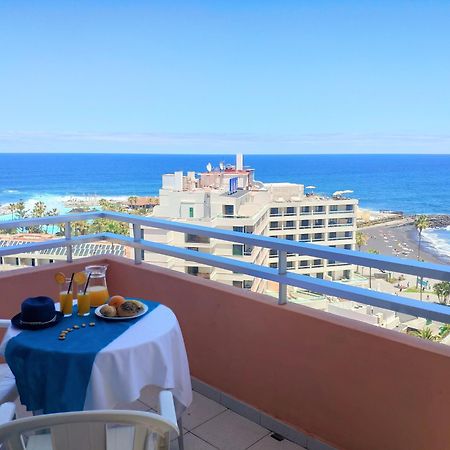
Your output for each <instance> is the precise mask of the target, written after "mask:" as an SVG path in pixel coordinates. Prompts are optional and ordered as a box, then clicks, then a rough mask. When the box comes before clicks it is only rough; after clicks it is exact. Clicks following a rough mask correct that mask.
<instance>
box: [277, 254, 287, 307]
mask: <svg viewBox="0 0 450 450" xmlns="http://www.w3.org/2000/svg"><path fill="white" fill-rule="evenodd" d="M286 273H287V252H285V251H283V250H280V251H279V252H278V274H279V275H286ZM286 303H287V285H286V284H282V283H278V304H279V305H285V304H286Z"/></svg>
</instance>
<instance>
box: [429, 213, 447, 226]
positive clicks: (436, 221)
mask: <svg viewBox="0 0 450 450" xmlns="http://www.w3.org/2000/svg"><path fill="white" fill-rule="evenodd" d="M427 217H428V221H429V223H430V228H446V227H448V226H449V225H450V214H433V215H429V216H427Z"/></svg>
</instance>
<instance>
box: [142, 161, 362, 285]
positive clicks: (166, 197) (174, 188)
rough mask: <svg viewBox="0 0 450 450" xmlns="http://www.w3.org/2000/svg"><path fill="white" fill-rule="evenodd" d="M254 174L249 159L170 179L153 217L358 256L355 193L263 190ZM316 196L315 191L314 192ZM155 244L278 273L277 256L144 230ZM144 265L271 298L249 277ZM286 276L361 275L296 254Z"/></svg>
mask: <svg viewBox="0 0 450 450" xmlns="http://www.w3.org/2000/svg"><path fill="white" fill-rule="evenodd" d="M254 176H255V173H254V170H253V169H251V168H247V167H245V166H244V165H243V156H242V155H241V154H239V155H237V157H236V164H235V165H225V164H224V163H220V165H219V167H218V168H213V167H212V165H211V164H208V165H207V170H206V171H205V172H201V173H199V174H196V173H195V172H187V175H184V174H183V172H175V173H174V174H166V175H163V177H162V188H161V189H160V191H159V197H160V204H159V205H158V206H155V208H154V210H153V217H160V218H165V219H169V220H176V221H181V222H188V223H193V224H194V223H197V224H201V225H205V226H209V227H214V228H220V229H225V230H232V231H238V232H244V233H252V234H256V235H261V236H270V237H276V238H282V239H288V240H291V241H299V242H315V243H318V244H321V245H327V246H330V247H335V248H343V249H346V250H352V249H354V246H355V231H356V208H357V203H358V202H357V200H356V199H350V198H347V197H346V196H345V195H344V194H345V193H348V191H338V192H336V193H335V195H334V196H332V197H324V196H320V195H314V194H312V193H310V192H309V193H306V194H305V188H304V186H303V185H302V184H295V183H263V182H261V181H256V180H255V177H254ZM310 190H311V189H310ZM143 233H144V236H145V237H146V238H147V239H149V240H155V241H157V242H161V243H166V244H171V245H176V246H180V247H185V248H188V249H191V250H197V251H201V252H204V253H210V254H214V255H222V256H233V257H235V258H241V259H242V260H243V261H248V262H251V263H254V264H262V265H266V266H270V267H272V268H277V267H278V265H279V258H278V256H279V255H278V252H277V251H275V250H274V251H271V252H269V251H268V250H267V249H264V248H258V247H255V246H245V245H239V244H223V243H218V242H216V241H215V240H204V239H203V240H202V239H200V240H199V239H198V238H197V237H191V236H187V237H184V236H180V235H178V234H176V233H173V232H170V231H166V230H156V229H144V231H143ZM144 259H145V260H147V261H149V262H152V263H154V264H157V265H161V266H163V267H167V268H170V269H173V270H177V271H180V272H186V273H189V274H193V275H199V276H202V277H207V278H211V279H213V280H216V281H220V282H223V283H226V284H229V285H233V286H237V287H243V288H247V289H252V290H253V291H256V292H264V291H265V290H266V288H267V285H266V283H265V282H261V280H258V279H255V278H253V277H249V276H246V275H242V274H236V273H234V274H233V273H230V272H228V271H223V270H220V269H211V268H208V267H206V266H201V265H200V266H199V265H197V264H193V263H190V262H185V261H180V260H177V259H176V258H173V257H164V256H161V255H154V254H146V255H145V256H144ZM286 270H288V271H294V272H297V273H301V274H305V275H310V276H314V277H316V278H322V279H342V278H344V279H351V278H352V276H353V270H354V267H353V266H352V265H351V264H345V263H339V262H337V261H334V260H324V259H319V258H311V257H308V256H300V255H297V254H292V253H290V254H288V255H287V260H286Z"/></svg>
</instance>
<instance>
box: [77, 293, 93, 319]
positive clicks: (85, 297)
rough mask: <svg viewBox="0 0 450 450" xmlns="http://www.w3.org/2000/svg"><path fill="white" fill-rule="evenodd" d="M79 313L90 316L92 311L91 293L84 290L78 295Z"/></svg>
mask: <svg viewBox="0 0 450 450" xmlns="http://www.w3.org/2000/svg"><path fill="white" fill-rule="evenodd" d="M77 304H78V315H79V316H88V315H89V313H90V312H91V300H90V298H89V294H88V293H87V292H86V293H84V291H79V292H78V295H77Z"/></svg>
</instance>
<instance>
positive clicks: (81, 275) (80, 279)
mask: <svg viewBox="0 0 450 450" xmlns="http://www.w3.org/2000/svg"><path fill="white" fill-rule="evenodd" d="M86 280H87V277H86V273H85V272H77V273H76V274H75V275H74V276H73V281H75V283H77V284H84V283H86Z"/></svg>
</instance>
